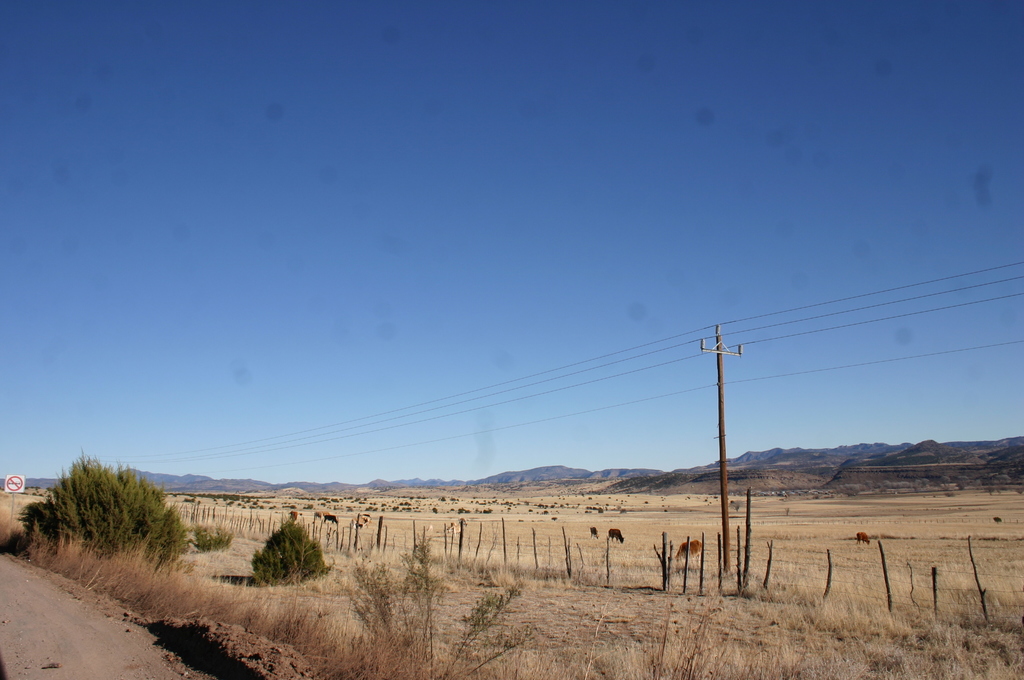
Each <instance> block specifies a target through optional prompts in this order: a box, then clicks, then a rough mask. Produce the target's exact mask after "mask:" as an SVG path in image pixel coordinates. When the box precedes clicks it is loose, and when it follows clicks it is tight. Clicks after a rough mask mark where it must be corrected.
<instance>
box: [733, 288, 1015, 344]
mask: <svg viewBox="0 0 1024 680" xmlns="http://www.w3.org/2000/svg"><path fill="white" fill-rule="evenodd" d="M1021 295H1024V293H1010V294H1009V295H1000V296H998V297H992V298H986V299H984V300H973V301H971V302H961V303H960V304H956V305H946V306H945V307H933V308H932V309H922V310H919V311H916V312H906V313H904V314H895V315H893V316H884V317H881V318H878V319H868V320H867V321H854V322H853V323H844V324H841V325H839V326H829V327H828V328H817V329H815V330H811V331H801V332H799V333H789V334H788V335H777V336H775V337H774V338H761V339H760V340H748V341H747V342H744V343H743V344H744V345H753V344H756V343H758V342H769V341H771V340H784V339H786V338H795V337H798V336H801V335H811V334H812V333H824V332H825V331H834V330H837V329H840V328H852V327H853V326H864V325H866V324H869V323H878V322H879V321H891V320H893V319H902V318H904V317H908V316H917V315H919V314H928V313H930V312H941V311H943V310H946V309H956V308H958V307H968V306H970V305H978V304H981V303H983V302H994V301H996V300H1005V299H1007V298H1013V297H1020V296H1021ZM737 332H738V333H744V332H746V331H737Z"/></svg>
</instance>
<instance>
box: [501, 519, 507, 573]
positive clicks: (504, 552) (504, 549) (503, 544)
mask: <svg viewBox="0 0 1024 680" xmlns="http://www.w3.org/2000/svg"><path fill="white" fill-rule="evenodd" d="M501 559H502V561H503V562H504V563H505V566H506V567H507V566H508V544H507V543H506V542H505V518H504V517H502V518H501Z"/></svg>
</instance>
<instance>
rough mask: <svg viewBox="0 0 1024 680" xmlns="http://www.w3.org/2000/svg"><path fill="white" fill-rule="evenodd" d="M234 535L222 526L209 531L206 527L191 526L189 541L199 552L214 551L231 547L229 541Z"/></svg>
mask: <svg viewBox="0 0 1024 680" xmlns="http://www.w3.org/2000/svg"><path fill="white" fill-rule="evenodd" d="M234 538H235V535H234V534H232V533H231V532H230V531H228V530H227V529H225V528H224V527H217V528H216V529H215V530H214V531H210V530H209V529H207V528H206V527H198V526H197V527H192V540H191V541H189V542H190V543H191V544H192V545H194V546H195V547H196V550H198V551H199V552H214V551H216V550H227V549H228V548H230V547H231V541H232V540H234Z"/></svg>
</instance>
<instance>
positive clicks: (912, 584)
mask: <svg viewBox="0 0 1024 680" xmlns="http://www.w3.org/2000/svg"><path fill="white" fill-rule="evenodd" d="M907 569H909V570H910V601H911V602H912V603H913V604H914V606H915V607H917V606H918V604H917V600H915V599H914V565H912V564H911V563H910V562H907Z"/></svg>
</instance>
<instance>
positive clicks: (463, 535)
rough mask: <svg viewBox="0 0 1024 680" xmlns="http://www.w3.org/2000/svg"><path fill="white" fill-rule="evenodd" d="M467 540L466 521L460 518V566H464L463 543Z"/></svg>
mask: <svg viewBox="0 0 1024 680" xmlns="http://www.w3.org/2000/svg"><path fill="white" fill-rule="evenodd" d="M465 538H466V520H464V519H462V518H461V517H460V518H459V564H462V542H463V540H464V539H465Z"/></svg>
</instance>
